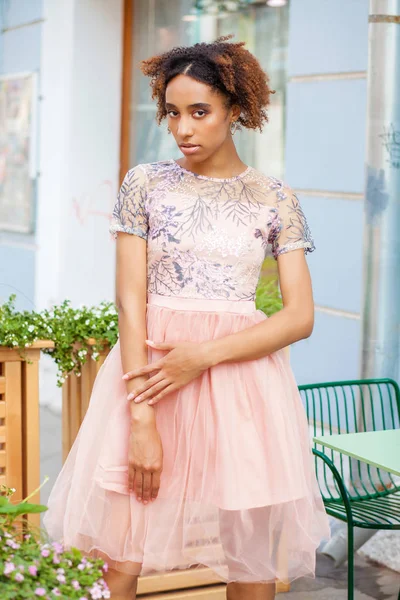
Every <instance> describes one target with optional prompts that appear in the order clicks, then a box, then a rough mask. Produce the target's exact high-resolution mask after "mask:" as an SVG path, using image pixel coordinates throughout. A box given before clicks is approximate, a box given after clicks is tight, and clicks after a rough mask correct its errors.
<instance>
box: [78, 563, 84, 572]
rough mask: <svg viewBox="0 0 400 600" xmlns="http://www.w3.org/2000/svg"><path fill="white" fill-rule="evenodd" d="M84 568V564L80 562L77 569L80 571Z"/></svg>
mask: <svg viewBox="0 0 400 600" xmlns="http://www.w3.org/2000/svg"><path fill="white" fill-rule="evenodd" d="M84 568H85V565H83V564H82V563H80V564H79V565H78V569H79V570H80V571H83V569H84Z"/></svg>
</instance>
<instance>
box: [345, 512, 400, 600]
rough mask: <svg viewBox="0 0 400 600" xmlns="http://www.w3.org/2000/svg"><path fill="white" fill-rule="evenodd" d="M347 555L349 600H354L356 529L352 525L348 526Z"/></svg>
mask: <svg viewBox="0 0 400 600" xmlns="http://www.w3.org/2000/svg"><path fill="white" fill-rule="evenodd" d="M347 555H348V556H347V600H354V528H353V526H352V525H350V523H348V524H347ZM399 600H400V598H399Z"/></svg>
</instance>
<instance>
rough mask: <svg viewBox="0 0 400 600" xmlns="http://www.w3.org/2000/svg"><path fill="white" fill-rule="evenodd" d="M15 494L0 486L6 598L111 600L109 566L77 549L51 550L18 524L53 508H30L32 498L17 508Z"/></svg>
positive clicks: (0, 574)
mask: <svg viewBox="0 0 400 600" xmlns="http://www.w3.org/2000/svg"><path fill="white" fill-rule="evenodd" d="M35 492H36V490H35ZM35 492H34V493H35ZM13 493H14V490H12V489H10V488H7V487H5V486H0V494H1V495H0V598H1V599H2V600H15V599H19V600H20V599H21V600H22V599H23V598H43V599H44V600H55V599H56V598H61V599H62V600H89V599H90V600H96V599H99V598H110V592H109V590H108V587H107V584H106V582H105V581H104V579H103V575H104V573H105V572H106V571H107V565H106V563H104V561H103V560H101V559H94V558H90V557H85V556H83V555H82V553H81V552H80V551H79V550H77V549H76V548H72V549H65V548H64V547H63V546H62V545H61V544H59V543H56V542H54V543H52V544H51V543H49V542H48V540H47V539H46V538H45V536H44V534H43V533H41V532H40V531H38V532H37V531H34V530H32V529H31V530H28V529H27V526H26V525H25V526H24V527H23V526H22V524H21V523H18V522H17V519H18V517H21V516H22V515H25V514H31V513H40V512H44V511H45V510H47V507H46V506H43V505H40V504H30V503H28V500H29V498H27V499H26V500H23V501H22V502H19V503H16V504H13V503H12V502H11V501H10V498H11V496H12V494H13ZM32 495H33V494H31V496H32Z"/></svg>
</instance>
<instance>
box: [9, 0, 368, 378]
mask: <svg viewBox="0 0 400 600" xmlns="http://www.w3.org/2000/svg"><path fill="white" fill-rule="evenodd" d="M211 4H213V3H212V2H206V1H204V2H199V1H198V0H197V1H195V0H125V1H124V0H79V1H78V0H57V2H54V1H53V0H0V77H1V79H0V83H2V88H1V89H2V90H3V95H2V97H3V99H4V97H6V93H5V91H4V90H6V92H7V90H8V93H9V90H10V89H11V88H10V83H9V82H10V80H11V79H12V78H13V77H14V78H15V77H18V76H20V77H22V76H23V75H27V74H28V75H32V77H33V79H32V81H33V82H34V85H32V87H31V88H30V90H31V91H30V93H31V96H30V101H29V102H26V104H25V105H26V107H27V108H26V110H28V109H29V111H30V113H29V114H30V115H31V116H30V121H29V123H30V129H29V144H28V146H27V145H26V144H25V146H24V148H25V149H26V148H28V147H29V148H28V150H29V151H28V150H26V155H25V159H26V160H27V161H28V162H29V169H28V168H27V170H26V172H25V175H26V173H28V174H29V188H27V189H28V190H29V194H28V193H27V194H26V198H25V196H24V197H23V198H21V199H20V201H21V203H22V204H21V205H20V204H18V210H17V213H18V215H17V216H15V214H14V211H13V210H12V207H13V203H12V202H11V203H10V197H9V196H10V194H9V192H8V196H7V189H8V188H7V189H6V187H5V183H6V181H7V177H9V171H7V169H9V168H10V167H9V162H7V161H8V158H7V157H8V154H7V152H6V150H4V148H5V147H6V145H7V143H9V142H7V140H6V141H4V135H8V134H7V131H12V130H13V127H14V124H15V122H17V121H18V122H20V121H21V119H17V118H16V117H15V115H14V117H13V118H9V117H7V118H8V121H7V123H8V124H7V127H8V129H7V127H4V128H3V129H1V127H0V132H1V131H3V133H4V131H5V134H4V135H3V139H1V137H0V152H2V154H3V157H0V159H1V158H3V163H4V165H5V166H4V168H3V169H2V165H1V164H0V255H1V258H0V301H1V300H4V299H6V298H8V296H9V295H10V294H11V293H16V294H17V301H18V307H19V308H27V309H30V308H33V307H36V308H43V307H47V306H49V305H51V304H52V303H54V302H61V301H62V300H64V299H65V298H70V299H71V300H72V302H73V303H74V304H76V305H79V304H81V303H85V304H95V303H97V302H99V301H101V300H103V299H111V300H112V299H113V298H114V292H115V290H114V273H115V266H114V263H115V244H114V242H113V240H112V239H111V237H110V236H109V234H108V223H109V219H110V215H111V211H112V207H113V204H114V201H115V197H116V194H117V191H118V188H119V184H120V181H121V177H122V175H123V174H124V172H125V171H126V169H127V168H129V167H131V166H133V165H134V164H136V163H138V162H149V161H152V160H160V159H163V158H170V157H171V156H176V157H177V156H178V155H179V152H177V150H176V149H175V148H174V145H173V140H171V139H170V138H171V136H167V135H166V130H165V126H161V127H157V126H156V124H155V122H154V115H155V107H154V104H152V103H151V99H150V94H149V89H148V81H147V80H146V79H145V78H144V77H143V76H142V75H141V74H140V72H139V69H138V67H137V63H138V62H139V60H140V59H142V58H145V57H147V56H149V55H152V54H154V53H157V52H162V51H163V50H165V49H167V48H169V47H172V46H175V45H187V44H192V43H196V42H199V41H210V40H212V39H215V38H216V37H218V36H219V35H226V34H228V33H234V34H235V37H236V39H243V40H245V41H246V42H247V47H248V49H249V50H251V51H252V52H254V53H255V54H256V56H257V57H258V58H259V60H260V62H261V64H262V65H263V67H264V68H265V69H266V70H267V72H268V73H269V75H270V79H271V85H272V87H273V88H274V89H275V90H276V94H275V95H274V97H273V103H272V105H271V109H270V123H269V124H268V126H267V127H266V129H265V131H264V132H263V133H262V134H259V133H253V132H241V133H239V134H238V136H237V141H238V147H239V152H240V154H241V157H242V159H243V160H244V161H245V162H248V163H249V164H251V165H252V166H254V167H256V168H258V169H260V170H262V171H263V172H265V173H267V174H271V175H274V176H276V177H280V178H284V179H285V180H286V181H287V182H288V183H289V184H290V185H291V186H292V187H293V188H294V189H295V190H296V191H297V192H298V195H299V197H300V199H301V202H302V204H303V208H304V211H305V213H306V215H307V218H308V221H309V224H310V227H311V229H312V232H313V235H314V238H315V243H316V247H317V249H316V251H315V252H314V253H313V254H311V255H309V258H308V262H309V266H310V270H311V274H312V278H313V286H314V296H315V302H316V323H315V329H314V333H313V335H312V337H311V338H310V339H308V340H305V341H302V342H299V343H298V344H295V345H294V346H293V348H292V364H293V368H294V371H295V375H296V377H297V380H298V382H299V383H306V382H312V381H328V380H336V379H347V378H356V377H357V376H358V374H359V364H360V333H361V332H360V329H361V320H360V312H361V305H362V302H361V300H362V298H361V292H362V254H363V198H364V162H365V139H366V133H365V132H366V98H367V86H366V72H367V58H368V3H367V2H365V0H352V2H348V0H337V1H336V2H332V1H331V0H288V2H286V3H285V2H284V1H282V2H280V3H277V4H281V6H268V5H267V4H266V3H265V2H264V0H263V1H258V0H256V1H254V2H252V1H251V0H250V2H248V3H246V2H244V1H243V2H236V4H240V6H239V7H236V9H235V6H234V5H235V0H231V1H227V2H226V5H227V11H225V12H223V13H222V12H214V11H213V8H212V6H211V8H210V5H211ZM215 4H217V3H215ZM245 4H246V6H245ZM271 4H273V3H271ZM7 86H8V87H7ZM25 100H26V98H25ZM4 102H6V100H3V104H4ZM8 102H9V100H8ZM0 107H1V104H0ZM3 114H5V113H4V111H3ZM24 114H26V112H25V113H24ZM19 126H20V125H19ZM20 128H21V126H20ZM12 135H14V134H12ZM7 139H8V138H7ZM13 139H14V138H13ZM24 139H25V138H24ZM2 173H3V175H2ZM26 177H28V175H26ZM2 186H3V187H2ZM11 200H12V198H11ZM2 203H3V207H2ZM10 206H11V209H10ZM21 207H22V208H21ZM6 209H7V210H6ZM2 211H3V212H2ZM24 211H25V212H24ZM22 214H24V215H25V217H24V218H25V220H23V219H22V216H21V219H20V218H19V215H22Z"/></svg>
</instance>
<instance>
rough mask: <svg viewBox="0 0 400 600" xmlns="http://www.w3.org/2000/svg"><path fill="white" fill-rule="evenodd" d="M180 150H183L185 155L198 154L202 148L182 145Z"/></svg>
mask: <svg viewBox="0 0 400 600" xmlns="http://www.w3.org/2000/svg"><path fill="white" fill-rule="evenodd" d="M179 148H180V149H181V151H182V152H183V154H194V153H195V152H197V151H198V150H199V148H200V146H185V145H181V146H179Z"/></svg>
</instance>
